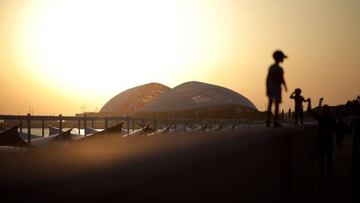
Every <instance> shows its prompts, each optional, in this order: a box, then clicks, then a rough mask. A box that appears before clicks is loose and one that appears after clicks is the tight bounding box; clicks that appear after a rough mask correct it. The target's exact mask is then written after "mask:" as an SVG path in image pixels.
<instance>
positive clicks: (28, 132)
mask: <svg viewBox="0 0 360 203" xmlns="http://www.w3.org/2000/svg"><path fill="white" fill-rule="evenodd" d="M27 138H28V143H29V144H31V118H30V114H28V115H27Z"/></svg>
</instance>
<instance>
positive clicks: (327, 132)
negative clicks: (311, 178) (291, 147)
mask: <svg viewBox="0 0 360 203" xmlns="http://www.w3.org/2000/svg"><path fill="white" fill-rule="evenodd" d="M307 110H308V112H309V114H310V115H311V116H312V117H313V118H315V119H316V120H318V123H319V126H318V137H317V141H316V147H317V152H318V155H319V164H320V175H321V178H322V179H323V178H324V176H325V161H326V166H327V167H326V168H327V175H328V177H332V175H333V173H332V166H333V157H332V153H333V148H334V143H333V132H334V130H335V125H336V120H335V118H334V117H333V116H332V115H331V112H330V107H329V106H328V105H324V106H323V107H322V110H321V112H314V111H313V110H312V109H311V100H310V99H309V102H308V109H307Z"/></svg>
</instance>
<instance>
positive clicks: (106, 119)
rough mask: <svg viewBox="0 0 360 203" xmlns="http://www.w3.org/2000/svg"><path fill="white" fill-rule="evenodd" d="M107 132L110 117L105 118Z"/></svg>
mask: <svg viewBox="0 0 360 203" xmlns="http://www.w3.org/2000/svg"><path fill="white" fill-rule="evenodd" d="M104 128H105V130H107V129H108V117H107V116H105V126H104Z"/></svg>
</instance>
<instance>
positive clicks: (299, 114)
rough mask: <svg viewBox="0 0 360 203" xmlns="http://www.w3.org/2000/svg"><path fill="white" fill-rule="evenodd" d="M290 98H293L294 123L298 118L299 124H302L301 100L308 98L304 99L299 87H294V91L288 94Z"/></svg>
mask: <svg viewBox="0 0 360 203" xmlns="http://www.w3.org/2000/svg"><path fill="white" fill-rule="evenodd" d="M290 99H294V100H295V124H296V125H297V124H298V120H299V119H300V124H301V125H303V124H304V116H303V102H306V101H307V102H308V101H309V99H307V100H305V98H304V97H303V96H302V95H301V89H300V88H296V89H295V91H294V92H293V93H292V94H291V95H290Z"/></svg>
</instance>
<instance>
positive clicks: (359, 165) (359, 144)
mask: <svg viewBox="0 0 360 203" xmlns="http://www.w3.org/2000/svg"><path fill="white" fill-rule="evenodd" d="M358 114H359V115H358V119H357V121H356V122H355V124H354V131H353V149H352V156H351V176H352V190H353V191H352V193H353V202H359V201H360V193H359V188H360V113H358Z"/></svg>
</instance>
